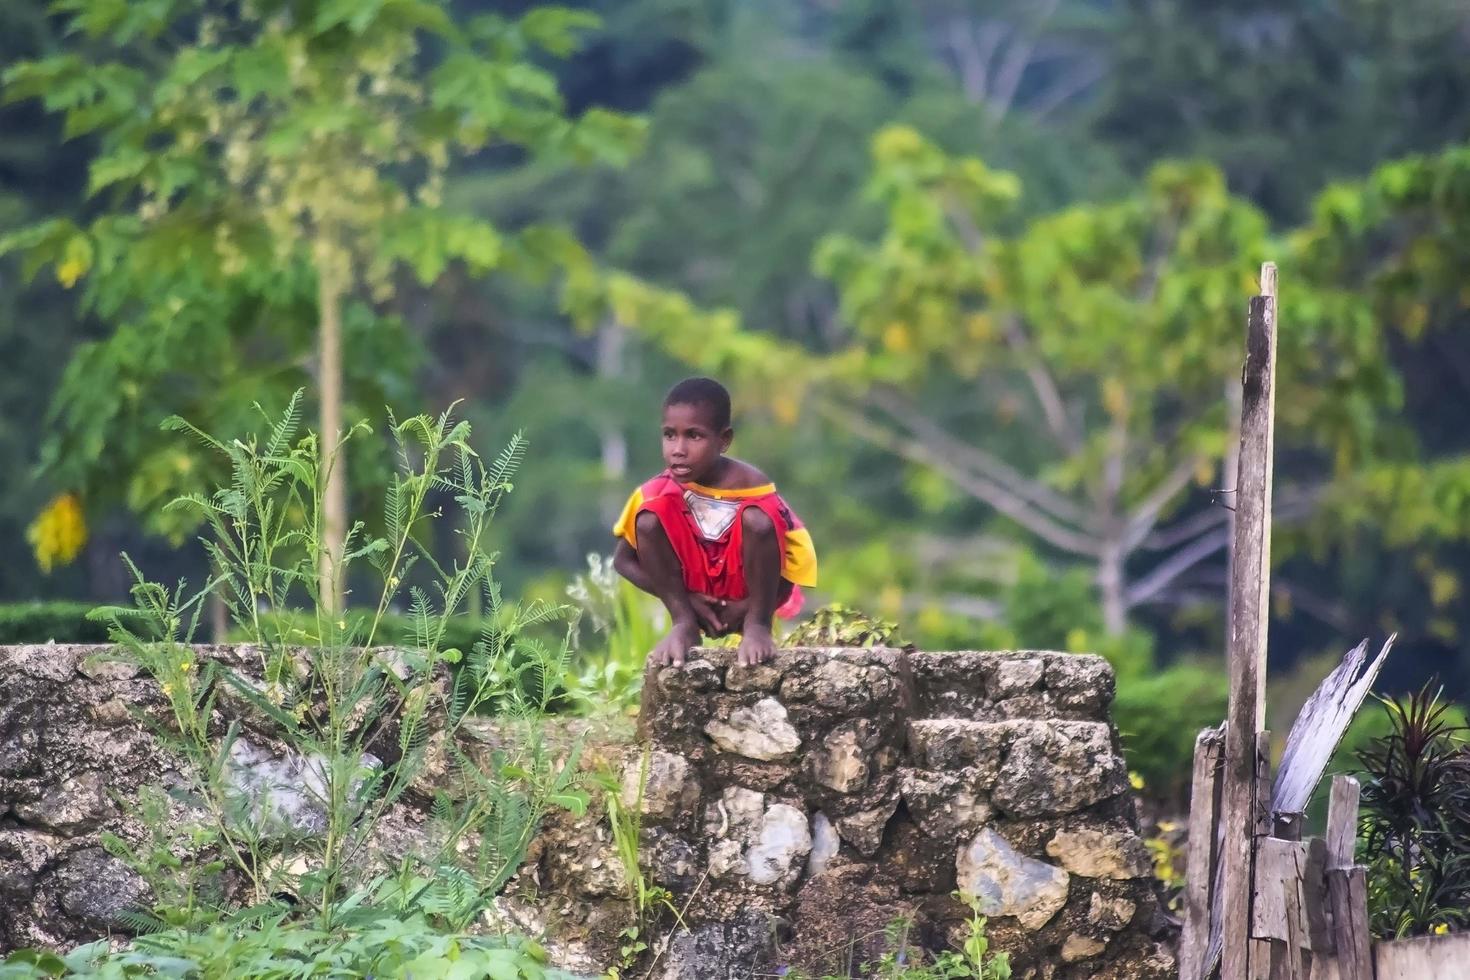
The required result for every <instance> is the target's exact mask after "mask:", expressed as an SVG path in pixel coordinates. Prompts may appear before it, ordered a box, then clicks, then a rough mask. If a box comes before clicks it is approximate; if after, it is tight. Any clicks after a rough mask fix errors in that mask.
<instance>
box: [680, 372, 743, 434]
mask: <svg viewBox="0 0 1470 980" xmlns="http://www.w3.org/2000/svg"><path fill="white" fill-rule="evenodd" d="M670 405H700V406H704V407H706V408H708V409H709V410H710V412H711V413H713V415H714V418H713V419H712V421H713V422H714V424H715V428H716V429H717V430H718V431H720V432H724V431H725V430H726V429H728V428H730V393H729V392H728V391H726V390H725V386H724V385H722V384H720V383H719V382H718V381H716V380H715V379H714V378H685V379H684V380H683V381H680V382H679V383H678V384H676V385H674V387H672V388H670V389H669V393H668V394H667V395H665V396H664V408H668V407H669V406H670Z"/></svg>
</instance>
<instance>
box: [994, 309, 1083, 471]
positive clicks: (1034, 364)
mask: <svg viewBox="0 0 1470 980" xmlns="http://www.w3.org/2000/svg"><path fill="white" fill-rule="evenodd" d="M1006 342H1007V343H1008V344H1010V345H1011V348H1012V349H1013V350H1015V351H1016V353H1017V355H1019V357H1020V359H1021V361H1022V365H1023V366H1022V370H1023V371H1025V372H1026V379H1027V380H1028V381H1030V382H1031V390H1032V391H1034V392H1036V401H1037V403H1038V404H1040V405H1041V414H1042V415H1043V416H1044V417H1045V418H1046V424H1047V427H1048V428H1049V429H1051V432H1052V435H1053V436H1054V437H1055V438H1056V440H1057V442H1058V443H1059V444H1060V445H1061V447H1062V449H1063V450H1065V451H1066V452H1069V453H1080V452H1081V451H1082V438H1081V437H1080V436H1079V435H1078V434H1077V432H1076V430H1075V429H1073V428H1072V420H1071V418H1070V416H1068V415H1067V406H1066V405H1065V404H1063V402H1062V392H1061V389H1060V388H1058V387H1057V382H1056V379H1055V378H1053V377H1052V376H1051V372H1050V371H1048V370H1047V369H1046V365H1045V364H1044V363H1043V362H1042V360H1041V358H1040V357H1038V356H1037V354H1036V349H1035V348H1034V347H1032V346H1031V338H1030V336H1028V335H1027V333H1026V328H1025V327H1023V326H1021V320H1020V318H1019V317H1015V316H1009V317H1006Z"/></svg>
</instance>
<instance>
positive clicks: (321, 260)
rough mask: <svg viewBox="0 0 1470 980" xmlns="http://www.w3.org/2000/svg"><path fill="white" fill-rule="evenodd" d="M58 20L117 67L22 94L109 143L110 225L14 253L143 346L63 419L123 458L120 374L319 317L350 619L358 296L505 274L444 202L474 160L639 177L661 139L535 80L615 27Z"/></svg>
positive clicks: (547, 17)
mask: <svg viewBox="0 0 1470 980" xmlns="http://www.w3.org/2000/svg"><path fill="white" fill-rule="evenodd" d="M56 9H57V11H58V13H60V14H62V15H63V16H64V17H65V19H66V21H67V25H68V27H67V30H68V33H69V34H72V35H75V36H77V37H80V38H84V39H85V40H86V42H87V43H88V44H89V45H92V46H95V47H100V48H106V49H107V50H108V54H107V55H106V56H105V57H100V58H99V57H97V56H95V55H92V56H84V55H83V54H82V53H81V52H78V51H68V52H66V53H61V54H57V55H54V56H51V57H48V58H45V59H41V60H37V61H31V62H23V63H21V64H17V65H14V66H12V67H11V68H9V69H8V70H7V71H6V72H5V75H4V81H5V85H6V92H7V96H8V97H9V98H10V99H18V98H29V97H34V98H39V99H41V100H42V101H43V103H44V104H45V105H46V107H47V108H48V109H50V110H52V111H55V112H60V113H63V114H64V115H65V118H66V125H67V132H68V134H69V135H79V134H94V136H95V138H96V139H97V141H98V143H99V146H100V149H99V154H98V156H97V157H96V159H94V160H93V161H92V163H91V167H90V171H89V173H90V179H89V187H88V190H89V193H90V194H91V195H93V196H98V197H104V198H106V201H107V205H108V206H107V207H106V208H105V209H104V210H103V212H102V213H101V214H100V215H99V216H98V217H96V218H94V219H93V220H91V221H90V222H88V223H87V224H86V225H85V226H83V227H78V226H76V225H74V224H73V223H71V222H70V221H65V220H54V221H50V222H46V223H43V224H40V225H37V226H33V227H31V228H29V229H25V230H22V231H21V232H18V233H16V234H14V235H11V236H9V237H8V238H7V239H6V240H5V242H4V244H3V245H0V252H3V251H6V250H11V249H17V248H20V249H25V250H27V251H28V252H29V254H30V257H31V259H32V262H33V264H35V263H50V264H52V265H53V266H54V268H55V272H56V277H57V279H58V280H59V281H60V282H61V284H62V285H63V286H67V287H70V286H71V285H72V284H73V283H75V282H77V281H78V280H79V279H80V278H81V277H82V276H83V275H85V274H86V273H88V272H89V271H92V270H94V269H95V272H96V274H95V275H94V276H92V277H91V279H90V280H89V284H88V288H87V290H86V292H85V295H84V304H85V306H86V308H87V309H88V310H89V312H92V313H94V314H96V315H98V316H99V317H101V318H103V319H106V320H110V321H132V325H134V331H133V332H134V336H132V337H130V338H127V339H126V341H125V342H123V343H121V344H114V345H111V346H109V347H103V348H93V349H92V350H91V351H90V352H87V353H86V354H84V360H83V361H80V362H78V370H77V373H76V374H74V375H73V378H72V380H73V382H74V383H73V384H71V385H64V386H63V393H64V398H63V400H62V401H61V403H60V405H61V411H62V412H63V413H66V414H70V415H71V417H72V418H73V419H74V420H75V421H76V423H77V426H78V427H86V428H90V429H91V433H92V436H93V438H94V441H95V440H96V439H100V438H103V436H102V433H101V432H100V431H99V430H98V429H97V428H96V427H95V424H94V421H95V420H94V419H93V415H94V411H93V410H94V409H95V408H96V406H94V405H91V404H89V401H90V400H91V399H92V397H94V396H95V388H91V390H90V391H89V390H88V389H89V388H90V387H91V386H95V385H96V384H97V382H98V379H99V378H101V377H103V376H105V375H104V374H103V373H102V372H104V371H105V370H106V367H107V366H108V365H104V364H103V363H101V362H102V361H104V360H106V359H108V358H111V362H110V364H111V365H116V364H117V363H118V362H121V361H127V360H129V359H132V360H134V361H135V362H136V361H146V360H148V359H149V358H154V359H161V360H164V361H166V360H168V359H169V358H170V357H172V355H174V354H175V353H177V351H176V350H175V348H174V345H175V344H177V343H179V342H183V343H186V344H190V345H194V347H195V352H196V353H204V352H205V349H206V348H208V346H209V345H208V344H207V343H206V342H204V339H203V338H202V337H200V336H199V335H198V332H197V330H196V331H192V332H191V331H189V330H187V329H186V328H187V327H189V326H193V327H196V328H202V329H210V326H209V325H211V324H213V325H214V334H213V339H215V340H219V339H221V338H222V336H229V335H230V333H231V330H232V329H233V330H235V331H239V333H240V334H241V335H243V336H254V331H252V330H250V329H248V326H250V325H253V324H256V323H259V322H260V321H261V320H265V321H269V320H271V319H273V318H274V317H275V316H278V315H279V316H283V317H284V318H285V319H287V320H292V319H296V320H297V322H299V318H300V317H301V315H302V314H303V313H305V311H307V310H310V311H311V314H312V315H313V316H314V319H315V329H314V339H315V348H316V349H315V358H314V361H315V374H316V388H317V393H318V403H319V407H320V421H319V431H320V435H321V438H322V439H323V440H324V441H325V442H326V443H327V445H326V447H325V448H326V450H327V451H326V452H325V453H324V454H323V473H322V481H323V485H324V495H325V505H324V512H323V522H324V529H323V535H324V540H325V541H326V542H327V544H328V546H327V548H326V549H325V552H324V555H323V561H322V568H321V570H320V581H319V583H318V586H317V588H318V591H319V594H320V596H321V598H322V600H323V601H324V602H325V603H326V604H327V605H328V607H333V606H337V605H340V603H341V590H342V587H343V583H342V582H341V581H340V577H339V576H338V575H337V573H336V570H335V569H336V567H337V565H338V559H339V557H340V554H341V548H342V544H343V542H344V541H345V539H346V535H347V530H348V529H347V497H346V475H345V465H346V461H345V458H344V456H343V455H342V453H340V452H339V451H337V450H338V449H339V440H341V439H343V438H344V437H345V435H346V432H347V430H348V429H349V428H350V426H349V425H347V424H346V423H345V422H344V418H343V390H342V369H343V342H344V330H345V328H344V307H345V306H346V304H347V303H348V302H349V300H351V299H352V298H353V297H354V295H355V294H356V291H357V290H358V289H363V290H365V291H366V292H367V293H368V295H369V296H370V298H371V299H372V300H373V301H375V302H378V303H382V302H384V301H386V300H387V299H388V298H389V297H390V296H391V295H392V292H393V287H394V277H395V273H396V270H397V268H398V267H399V266H400V265H404V266H407V268H408V269H409V270H410V271H411V272H412V273H413V274H414V275H415V276H416V277H417V278H418V279H419V281H421V282H431V281H433V280H434V279H436V278H437V277H438V276H439V275H440V273H441V272H442V271H443V270H444V268H445V266H446V265H447V264H448V263H449V262H451V261H463V262H464V263H465V264H466V265H467V266H468V267H469V268H470V269H471V270H472V271H473V272H476V273H483V272H486V271H488V270H490V269H492V268H495V267H496V266H497V265H499V263H500V261H501V259H502V254H503V252H504V249H505V243H504V242H503V240H502V238H501V235H500V234H499V233H498V232H497V230H496V229H495V228H494V227H493V226H491V225H489V224H488V223H485V222H482V221H478V220H475V219H473V218H469V217H467V216H464V215H462V214H457V213H454V212H451V211H449V210H448V209H445V208H444V207H442V205H441V199H442V185H443V178H444V171H445V169H446V167H447V165H448V162H449V159H450V156H451V154H453V153H455V152H459V153H469V152H477V151H480V150H482V149H484V148H486V147H489V146H492V145H493V146H496V147H497V148H504V147H519V148H523V150H524V151H528V152H532V153H540V154H551V155H556V156H557V157H558V158H560V159H563V160H570V159H580V160H584V161H591V160H620V159H623V158H625V156H626V153H627V151H628V149H629V148H630V146H631V145H632V142H633V140H634V139H635V138H636V135H637V128H638V127H637V124H636V123H635V122H633V121H632V120H629V119H626V118H623V117H619V116H616V115H613V114H611V113H607V112H602V111H596V110H594V111H590V112H588V113H586V114H584V115H583V116H582V117H581V118H579V119H577V120H575V121H572V120H568V119H567V117H566V116H565V114H564V112H563V107H562V102H561V99H560V96H559V94H558V92H557V89H556V84H555V81H554V79H553V78H552V76H551V75H549V74H548V73H547V72H546V71H544V70H543V69H540V68H538V67H536V66H535V65H534V63H533V61H532V56H533V53H534V52H546V53H548V54H551V55H553V56H564V55H566V54H567V53H569V52H570V51H571V50H573V49H574V47H575V43H576V41H575V38H576V35H577V33H578V32H579V31H581V30H583V29H585V28H587V27H588V26H589V25H590V23H591V20H590V18H588V17H587V16H586V15H583V14H578V13H575V12H571V11H566V10H561V9H557V8H549V7H548V8H538V9H535V10H533V11H531V12H529V13H527V14H526V15H525V16H523V17H521V18H520V19H518V20H515V21H507V20H504V19H502V18H499V17H495V16H490V15H484V16H479V17H475V18H472V19H470V20H469V21H467V22H466V23H465V24H464V25H463V26H460V25H457V24H456V23H455V22H454V21H453V19H452V18H451V17H450V16H449V14H448V13H447V12H446V9H445V3H444V2H442V0H376V2H326V3H320V4H316V3H301V2H295V0H266V2H261V3H254V4H248V5H243V6H242V5H237V4H227V3H216V2H211V0H148V2H139V3H132V4H118V3H115V2H112V0H81V2H71V0H66V2H62V3H59V4H57V8H56ZM502 152H503V150H502ZM313 292H314V296H313V295H312V293H313ZM359 308H360V309H362V310H367V309H368V307H367V306H366V305H365V304H364V305H361V306H360V307H359ZM221 328H223V331H221ZM167 330H171V331H172V334H171V336H170V337H169V340H170V341H171V343H170V344H169V346H167V347H161V346H159V345H158V343H157V340H158V339H160V338H159V334H160V332H165V335H166V336H167V333H166V331H167ZM210 354H212V355H216V356H219V355H220V354H221V352H220V351H218V350H215V351H212V352H209V354H206V355H205V356H210ZM235 355H236V351H235V350H233V349H232V350H231V351H230V352H229V354H228V355H224V356H223V357H222V360H224V361H225V363H229V362H230V361H233V360H235ZM186 367H196V365H187V366H186ZM189 373H190V374H194V375H195V377H196V380H200V381H206V380H207V379H209V378H210V377H211V373H210V372H209V371H207V370H206V371H202V372H196V371H190V372H189ZM155 376H157V372H155ZM248 387H251V388H253V387H254V385H253V384H252V385H250V386H248ZM67 398H70V399H71V400H70V401H68V400H66V399H67ZM199 421H201V422H202V423H203V424H205V425H206V426H213V425H215V424H216V423H215V421H214V420H212V419H207V418H200V419H199ZM134 462H135V463H136V461H134Z"/></svg>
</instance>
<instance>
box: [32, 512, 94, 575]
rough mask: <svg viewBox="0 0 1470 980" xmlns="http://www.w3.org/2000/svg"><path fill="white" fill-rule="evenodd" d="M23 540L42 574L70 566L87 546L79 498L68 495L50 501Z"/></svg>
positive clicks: (84, 523)
mask: <svg viewBox="0 0 1470 980" xmlns="http://www.w3.org/2000/svg"><path fill="white" fill-rule="evenodd" d="M26 540H27V541H29V542H30V543H31V551H32V553H33V554H34V555H35V556H36V564H37V565H40V566H41V571H43V572H46V573H48V574H49V573H50V571H51V569H52V568H53V567H56V566H60V565H69V564H71V563H72V561H74V560H75V559H76V557H77V555H79V554H80V553H81V551H82V546H83V545H84V544H86V543H87V521H86V518H85V517H84V516H83V514H82V502H81V500H80V498H78V497H77V495H76V494H74V493H69V492H68V493H63V494H61V495H60V496H57V497H55V498H53V499H52V501H51V502H50V503H49V504H47V505H46V507H45V509H44V510H42V511H41V513H39V514H37V515H36V519H35V520H34V521H32V522H31V526H30V527H28V528H27V529H26Z"/></svg>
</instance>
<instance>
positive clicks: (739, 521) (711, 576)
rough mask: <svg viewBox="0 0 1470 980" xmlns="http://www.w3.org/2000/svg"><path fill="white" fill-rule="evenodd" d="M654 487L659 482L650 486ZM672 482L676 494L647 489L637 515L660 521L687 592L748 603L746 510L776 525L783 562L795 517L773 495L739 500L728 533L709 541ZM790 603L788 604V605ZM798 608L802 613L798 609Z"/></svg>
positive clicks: (661, 489)
mask: <svg viewBox="0 0 1470 980" xmlns="http://www.w3.org/2000/svg"><path fill="white" fill-rule="evenodd" d="M655 482H659V481H650V484H652V483H655ZM668 482H669V483H672V484H674V487H673V491H672V492H670V488H667V487H659V488H657V490H655V492H653V493H649V492H648V491H649V490H650V489H652V487H651V485H650V486H648V487H645V489H644V494H645V499H644V501H643V505H642V506H641V507H639V508H638V510H639V513H642V512H643V511H645V510H646V511H649V512H651V513H653V514H654V515H656V516H657V517H658V520H659V523H660V524H661V525H662V526H663V529H664V534H665V535H666V536H667V537H668V539H669V544H670V545H672V546H673V548H674V554H675V556H677V557H678V559H679V565H680V566H681V567H682V568H683V570H684V587H685V588H686V589H688V590H689V591H690V592H702V593H704V594H705V595H707V596H712V597H713V598H716V599H744V598H745V597H746V596H748V595H749V594H750V593H749V589H748V588H747V586H746V584H745V567H744V557H743V553H742V550H741V546H742V543H743V540H744V518H745V511H746V508H748V507H756V508H759V509H760V510H761V511H762V512H763V513H764V514H765V515H766V516H767V517H769V518H770V519H771V523H772V524H773V525H775V528H776V541H777V550H776V554H777V561H778V562H779V561H780V560H781V559H780V556H781V555H782V554H783V553H784V548H785V540H786V532H787V530H788V529H789V528H790V527H791V516H790V513H791V512H790V511H789V510H787V508H786V506H785V505H784V504H783V503H782V502H781V497H780V495H779V494H774V493H770V494H764V495H762V496H759V497H747V498H744V499H741V500H740V501H739V502H738V503H739V509H738V510H737V511H736V514H735V520H733V521H731V522H730V528H729V530H727V531H726V532H725V533H724V535H723V536H722V537H720V538H719V539H718V540H716V541H707V540H705V538H704V536H703V535H702V534H700V533H699V527H698V525H696V524H695V523H694V516H693V515H692V514H690V513H689V507H688V505H687V504H686V503H685V502H684V495H683V492H682V490H680V489H678V484H677V483H675V482H674V481H673V480H669V481H668ZM777 574H779V569H778V572H777ZM793 594H795V590H793ZM787 604H788V605H789V601H788V603H787ZM797 608H798V610H799V609H800V606H799V605H798V606H797ZM793 615H794V614H793Z"/></svg>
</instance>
